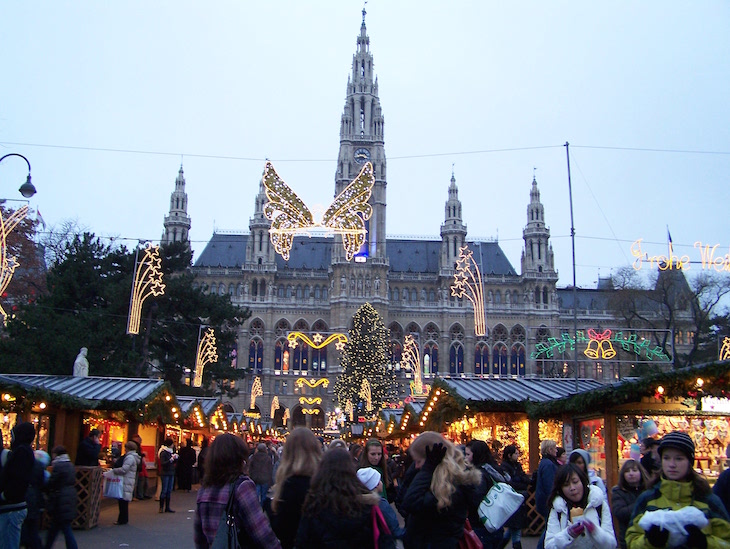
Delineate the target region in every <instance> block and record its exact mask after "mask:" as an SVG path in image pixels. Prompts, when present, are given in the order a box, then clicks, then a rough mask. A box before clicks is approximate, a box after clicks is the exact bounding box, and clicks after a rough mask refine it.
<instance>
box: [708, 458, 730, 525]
mask: <svg viewBox="0 0 730 549" xmlns="http://www.w3.org/2000/svg"><path fill="white" fill-rule="evenodd" d="M712 493H713V494H715V495H716V496H717V497H719V498H720V500H721V501H722V504H723V505H724V506H725V511H727V513H728V515H730V469H725V470H724V471H723V472H722V473H720V476H719V477H717V482H716V483H715V485H714V486H713V487H712Z"/></svg>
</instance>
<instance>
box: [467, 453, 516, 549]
mask: <svg viewBox="0 0 730 549" xmlns="http://www.w3.org/2000/svg"><path fill="white" fill-rule="evenodd" d="M479 472H480V473H481V474H482V479H481V481H480V482H479V485H478V486H476V487H474V489H473V490H472V491H471V496H470V498H469V517H468V518H469V524H470V525H471V527H472V530H474V531H475V532H476V534H477V536H479V539H480V540H482V542H483V543H485V544H486V545H487V546H490V547H491V546H495V545H497V544H498V543H499V542H500V541H501V539H502V530H501V529H500V530H497V531H495V532H491V533H490V532H489V531H488V530H487V529H486V527H485V526H484V524H482V521H481V520H480V518H479V506H480V505H481V503H482V500H483V499H484V498H485V496H486V495H487V494H488V493H489V490H491V488H492V486H494V484H495V483H497V482H505V481H506V480H507V479H506V478H505V477H504V476H503V475H502V474H501V473H500V472H499V471H497V470H496V469H495V468H494V467H492V466H491V465H489V464H484V465H482V466H481V467H480V468H479Z"/></svg>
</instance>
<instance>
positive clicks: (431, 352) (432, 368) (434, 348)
mask: <svg viewBox="0 0 730 549" xmlns="http://www.w3.org/2000/svg"><path fill="white" fill-rule="evenodd" d="M426 356H428V372H426V371H425V365H426V363H425V357H426ZM423 357H424V372H423V373H424V374H437V373H438V371H439V346H438V344H437V343H434V342H433V341H429V342H428V343H426V344H425V345H424V346H423Z"/></svg>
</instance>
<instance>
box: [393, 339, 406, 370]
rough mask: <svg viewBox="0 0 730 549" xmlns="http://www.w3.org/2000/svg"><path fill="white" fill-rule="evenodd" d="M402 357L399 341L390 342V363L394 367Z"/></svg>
mask: <svg viewBox="0 0 730 549" xmlns="http://www.w3.org/2000/svg"><path fill="white" fill-rule="evenodd" d="M402 357H403V347H401V344H400V342H399V341H395V340H391V341H390V363H391V364H392V365H393V366H395V365H396V364H400V360H401V358H402Z"/></svg>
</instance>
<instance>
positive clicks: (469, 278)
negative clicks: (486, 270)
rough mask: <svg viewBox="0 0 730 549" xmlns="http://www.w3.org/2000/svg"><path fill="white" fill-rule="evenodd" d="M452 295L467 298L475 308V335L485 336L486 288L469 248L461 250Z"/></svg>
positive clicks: (465, 247) (464, 247)
mask: <svg viewBox="0 0 730 549" xmlns="http://www.w3.org/2000/svg"><path fill="white" fill-rule="evenodd" d="M451 295H453V296H454V297H460V298H463V297H466V298H467V299H468V300H469V301H471V303H472V305H473V307H474V333H475V334H476V335H477V336H483V335H486V333H487V321H486V318H485V316H484V287H483V286H482V274H481V273H480V272H479V266H478V265H477V263H476V261H474V257H473V254H472V251H471V250H470V249H469V247H468V246H462V247H461V248H459V259H458V260H457V261H456V272H455V273H454V284H453V285H452V286H451Z"/></svg>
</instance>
